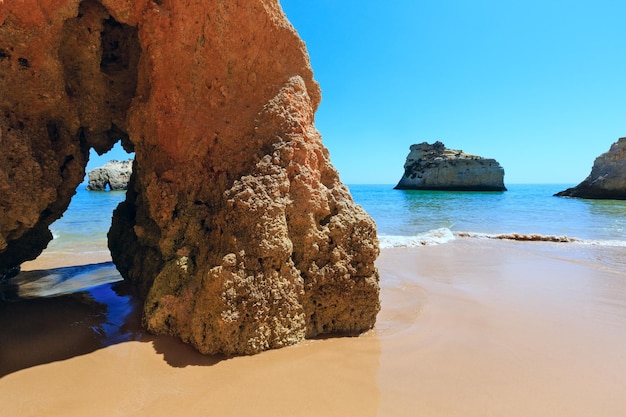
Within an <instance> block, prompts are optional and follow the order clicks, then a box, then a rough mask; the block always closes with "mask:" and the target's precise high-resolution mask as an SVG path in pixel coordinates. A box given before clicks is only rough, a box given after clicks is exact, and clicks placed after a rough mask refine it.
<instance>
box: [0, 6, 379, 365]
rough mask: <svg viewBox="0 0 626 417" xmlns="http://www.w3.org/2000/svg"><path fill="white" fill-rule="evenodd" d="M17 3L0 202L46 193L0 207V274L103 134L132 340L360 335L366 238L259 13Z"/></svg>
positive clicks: (250, 344)
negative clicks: (123, 162) (125, 182)
mask: <svg viewBox="0 0 626 417" xmlns="http://www.w3.org/2000/svg"><path fill="white" fill-rule="evenodd" d="M23 3H24V5H20V7H19V8H18V7H14V6H8V5H6V3H3V4H2V5H0V67H2V69H3V70H5V69H6V70H7V71H3V74H4V75H2V78H1V79H0V94H2V97H1V98H0V100H1V101H0V106H1V109H2V111H3V112H5V115H4V118H3V119H2V120H1V124H0V132H1V134H2V141H3V147H4V146H5V143H8V144H10V145H11V146H13V147H14V148H16V150H17V148H19V146H21V145H23V144H24V143H28V144H29V145H30V148H29V147H26V148H27V149H25V150H24V152H22V153H21V154H24V155H26V156H25V157H24V158H22V159H20V160H19V161H17V162H16V160H15V158H14V159H13V160H8V159H7V158H6V157H4V158H5V160H2V161H0V162H2V163H3V165H2V166H3V167H5V166H6V167H8V168H7V169H4V170H3V171H2V173H1V174H0V175H4V177H0V187H5V188H6V187H7V184H12V183H11V182H10V181H9V179H8V178H6V177H7V176H9V177H10V176H11V175H13V176H16V175H21V173H23V172H24V170H25V169H26V168H29V167H30V168H32V169H31V171H33V170H34V171H36V170H37V169H38V170H39V171H41V172H39V173H36V175H30V176H29V177H28V178H23V179H22V181H21V182H20V185H19V186H18V185H15V184H14V185H13V188H11V189H10V191H11V196H13V197H23V194H24V190H25V189H26V188H27V187H39V189H42V190H44V189H45V190H48V191H46V192H45V193H44V194H46V198H45V199H43V200H45V201H39V200H40V199H36V200H37V201H32V202H30V201H28V202H27V201H20V204H17V203H16V199H15V198H12V197H0V207H1V208H2V209H3V210H4V211H5V212H6V213H9V214H10V216H9V217H10V218H11V219H13V217H15V218H14V219H13V220H11V221H6V220H2V224H1V225H0V231H1V232H2V237H3V239H4V240H3V241H0V269H4V270H5V271H6V270H8V269H9V268H11V267H12V266H16V265H17V264H19V263H20V262H22V261H23V260H25V259H28V258H29V257H33V256H36V255H37V254H38V253H39V251H40V250H41V249H39V247H41V246H42V243H41V242H43V241H44V240H45V239H40V241H37V242H35V240H34V239H30V238H28V236H27V235H28V234H29V233H34V232H32V231H33V230H35V231H37V233H43V234H45V231H47V226H48V225H49V224H50V223H49V222H48V218H54V217H58V216H60V215H61V214H62V212H63V211H64V210H65V208H66V207H67V203H69V197H70V196H71V195H72V193H73V192H74V190H75V188H76V186H77V185H78V183H79V182H80V179H82V176H84V168H85V165H86V159H87V157H88V150H89V148H94V149H96V150H97V151H98V152H104V151H106V150H108V149H110V147H111V146H112V145H113V143H115V141H116V140H118V139H119V138H121V139H122V143H123V144H124V147H125V148H126V149H127V150H129V151H134V153H135V166H134V168H133V174H132V177H131V181H130V184H129V190H128V192H127V198H126V201H125V202H124V203H122V204H121V205H120V206H119V207H118V208H117V209H116V211H115V213H114V220H113V224H112V227H111V230H110V232H109V247H110V250H111V254H112V256H113V260H114V262H115V264H116V266H117V267H118V269H119V270H120V272H121V273H122V275H123V276H124V278H125V279H127V280H128V281H130V282H131V283H132V284H133V285H134V286H135V288H136V289H137V290H138V293H139V294H140V295H141V297H143V298H144V299H145V300H146V301H145V307H144V325H145V326H146V327H147V328H148V329H149V330H150V331H152V332H155V333H166V334H173V335H177V336H179V337H180V338H181V339H183V340H184V341H185V342H188V343H190V344H192V345H193V346H195V347H196V348H197V349H198V350H200V351H201V352H204V353H225V354H249V353H255V352H259V351H262V350H265V349H271V348H277V347H281V346H285V345H289V344H293V343H296V342H298V341H300V340H302V339H303V338H305V337H314V336H317V335H319V334H326V333H337V332H341V333H344V332H349V333H357V332H362V331H364V330H367V329H369V328H371V327H372V326H373V325H374V322H375V319H376V314H377V312H378V309H379V301H378V273H377V270H376V268H375V266H374V260H375V258H376V257H377V255H378V241H377V238H376V231H375V226H374V223H373V222H372V220H371V219H370V218H369V216H368V215H367V214H366V213H365V212H363V210H362V209H361V208H360V207H359V206H357V205H356V204H354V202H353V201H352V198H351V197H350V194H349V192H348V190H347V188H346V187H344V186H343V185H342V184H341V182H340V180H339V177H338V174H337V172H336V171H335V169H334V168H333V167H332V165H331V164H330V160H329V155H328V151H327V150H326V149H325V148H324V146H323V145H322V142H321V137H320V135H319V133H318V132H317V130H316V129H315V127H314V113H315V110H316V108H317V106H318V104H319V101H320V91H319V87H318V85H317V84H316V83H315V81H314V80H313V76H312V71H311V68H310V65H309V61H308V56H307V54H306V51H305V47H304V44H303V43H302V41H301V40H300V39H299V38H298V36H297V34H296V33H295V31H294V30H293V28H292V27H291V25H290V24H289V23H288V22H287V20H286V18H285V16H284V15H283V13H282V10H281V9H280V6H279V4H278V1H277V0H254V1H250V0H245V1H244V0H241V1H237V0H234V1H231V2H227V3H225V2H221V1H217V0H214V1H213V0H209V1H207V0H188V1H181V2H169V1H163V2H153V1H147V0H144V1H130V0H129V1H113V0H102V1H101V2H98V1H95V0H85V1H83V2H81V3H79V2H78V1H75V0H61V1H54V2H52V1H50V2H46V1H43V2H42V1H35V0H27V1H24V2H23ZM17 38H21V39H27V40H30V41H29V42H22V43H20V44H17V43H15V42H14V41H15V39H17ZM42 38H43V40H41V41H39V42H40V43H38V44H36V42H35V39H42ZM16 45H17V46H16ZM20 59H25V60H27V62H28V67H27V68H25V66H24V62H23V61H20ZM16 81H18V82H22V83H24V85H28V86H29V92H28V93H27V94H26V95H25V96H20V94H19V93H18V92H16V91H13V90H12V87H11V84H13V83H15V82H16ZM5 93H6V94H5ZM42 95H43V98H42ZM35 103H36V104H37V105H34V104H35ZM11 109H16V110H11ZM20 126H21V128H20ZM9 129H10V130H9ZM16 132H17V133H16ZM5 138H8V139H5ZM45 147H48V148H50V152H47V153H45V155H40V153H41V152H39V149H42V148H45ZM0 158H2V157H0ZM5 163H6V165H4V164H5ZM44 171H45V172H44ZM7 173H8V174H7ZM51 179H54V181H52V180H51ZM8 187H11V185H8ZM65 200H67V201H65ZM27 203H32V204H30V205H28V204H27ZM25 205H28V207H29V213H30V214H32V216H31V217H29V218H28V219H26V218H25V217H24V216H22V218H17V217H19V216H17V215H16V214H15V211H16V210H19V208H20V207H21V206H25ZM31 207H32V208H31ZM45 213H49V214H48V215H47V217H46V215H45ZM11 216H13V217H11ZM16 216H17V217H16ZM35 218H36V219H35ZM3 219H5V218H3ZM42 220H45V221H43V222H42ZM38 222H39V223H38ZM40 223H41V225H39V224H40ZM44 246H45V244H44ZM20 247H22V248H24V249H23V252H22V255H21V256H16V255H15V253H16V252H15V251H16V250H17V249H15V248H20Z"/></svg>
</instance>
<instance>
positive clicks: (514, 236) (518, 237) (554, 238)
mask: <svg viewBox="0 0 626 417" xmlns="http://www.w3.org/2000/svg"><path fill="white" fill-rule="evenodd" d="M454 235H455V236H456V237H459V238H474V239H497V240H515V241H520V242H555V243H574V244H579V245H595V246H613V247H626V241H625V240H593V239H579V238H577V237H570V236H566V235H562V236H558V235H541V234H536V233H530V234H524V233H500V234H489V233H472V232H456V233H454Z"/></svg>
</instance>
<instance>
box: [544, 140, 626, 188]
mask: <svg viewBox="0 0 626 417" xmlns="http://www.w3.org/2000/svg"><path fill="white" fill-rule="evenodd" d="M555 195H556V196H557V197H579V198H595V199H612V200H626V138H620V139H619V140H618V141H617V142H615V143H614V144H613V145H611V148H610V149H609V151H608V152H605V153H603V154H602V155H600V156H599V157H597V158H596V160H595V161H594V163H593V167H592V168H591V174H589V176H588V177H587V178H585V180H584V181H583V182H581V183H580V184H578V185H577V186H576V187H573V188H568V189H567V190H564V191H561V192H559V193H557V194H555Z"/></svg>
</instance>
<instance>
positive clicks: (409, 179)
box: [395, 142, 506, 191]
mask: <svg viewBox="0 0 626 417" xmlns="http://www.w3.org/2000/svg"><path fill="white" fill-rule="evenodd" d="M395 188H396V189H398V190H447V191H506V187H505V186H504V169H503V168H502V167H501V166H500V164H499V163H498V162H497V161H496V160H495V159H486V158H482V157H480V156H476V155H470V154H467V153H465V152H463V151H459V150H454V149H447V148H446V147H445V146H444V144H443V143H441V142H435V143H433V144H432V145H431V144H429V143H427V142H422V143H419V144H417V145H411V148H410V152H409V155H408V156H407V158H406V162H405V164H404V175H403V176H402V178H401V179H400V182H398V185H396V186H395Z"/></svg>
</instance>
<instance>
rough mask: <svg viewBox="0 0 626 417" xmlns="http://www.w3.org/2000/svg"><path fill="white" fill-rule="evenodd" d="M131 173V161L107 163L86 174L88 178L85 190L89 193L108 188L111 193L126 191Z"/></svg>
mask: <svg viewBox="0 0 626 417" xmlns="http://www.w3.org/2000/svg"><path fill="white" fill-rule="evenodd" d="M132 172H133V160H132V159H129V160H127V161H116V160H112V161H109V162H107V163H106V164H104V165H102V166H101V167H99V168H94V169H92V170H91V171H89V172H88V173H87V176H88V178H89V182H88V183H87V189H88V190H90V191H104V190H106V189H107V186H108V187H109V189H110V190H111V191H119V190H126V189H128V182H129V181H130V174H132Z"/></svg>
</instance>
